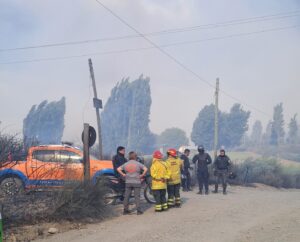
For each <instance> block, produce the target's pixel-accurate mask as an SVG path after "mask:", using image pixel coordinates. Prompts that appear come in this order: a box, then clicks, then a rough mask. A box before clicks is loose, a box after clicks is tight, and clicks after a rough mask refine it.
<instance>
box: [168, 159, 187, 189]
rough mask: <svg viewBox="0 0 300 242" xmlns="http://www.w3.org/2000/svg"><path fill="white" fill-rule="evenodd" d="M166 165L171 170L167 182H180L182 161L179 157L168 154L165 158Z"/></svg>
mask: <svg viewBox="0 0 300 242" xmlns="http://www.w3.org/2000/svg"><path fill="white" fill-rule="evenodd" d="M166 165H167V167H168V169H169V171H170V172H171V176H170V179H169V180H168V184H169V185H176V184H179V183H181V168H182V166H183V161H182V160H181V159H179V158H174V157H171V156H169V158H168V159H167V160H166Z"/></svg>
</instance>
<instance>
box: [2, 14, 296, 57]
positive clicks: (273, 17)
mask: <svg viewBox="0 0 300 242" xmlns="http://www.w3.org/2000/svg"><path fill="white" fill-rule="evenodd" d="M299 15H300V10H296V11H291V12H284V13H278V14H272V15H264V16H258V17H252V18H244V19H236V20H230V21H225V22H219V23H212V24H203V25H195V26H190V27H183V28H173V29H165V30H161V31H156V32H150V33H144V34H143V35H144V36H159V35H167V34H176V33H182V32H187V31H198V30H203V29H213V28H220V27H229V26H234V25H241V24H249V23H256V22H265V21H272V20H278V19H284V18H290V17H295V16H299ZM140 37H141V36H140V35H124V36H116V37H105V38H97V39H87V40H79V41H68V42H59V43H49V44H39V45H31V46H23V47H14V48H6V49H0V52H11V51H19V50H30V49H40V48H50V47H61V46H73V45H82V44H89V43H97V42H105V41H115V40H124V39H133V38H140Z"/></svg>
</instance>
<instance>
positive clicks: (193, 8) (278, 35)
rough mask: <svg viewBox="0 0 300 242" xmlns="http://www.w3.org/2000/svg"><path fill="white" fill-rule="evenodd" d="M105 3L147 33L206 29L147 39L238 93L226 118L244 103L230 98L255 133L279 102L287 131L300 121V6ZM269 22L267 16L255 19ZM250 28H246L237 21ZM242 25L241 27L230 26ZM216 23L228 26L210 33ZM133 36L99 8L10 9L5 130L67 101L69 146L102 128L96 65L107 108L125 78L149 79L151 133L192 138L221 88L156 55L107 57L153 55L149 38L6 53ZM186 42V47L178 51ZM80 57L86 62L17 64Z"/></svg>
mask: <svg viewBox="0 0 300 242" xmlns="http://www.w3.org/2000/svg"><path fill="white" fill-rule="evenodd" d="M101 2H103V3H104V4H105V5H107V6H108V7H109V8H110V9H112V10H113V11H114V12H115V13H116V14H118V15H119V16H121V17H122V18H123V19H125V20H126V21H127V22H129V23H130V24H131V25H132V26H134V27H135V28H136V29H138V30H139V31H140V32H142V33H152V32H157V31H162V30H167V29H174V28H176V29H178V28H180V29H181V28H185V29H184V30H186V27H193V26H199V25H201V26H202V25H205V27H203V26H202V28H199V27H198V28H192V29H189V31H175V33H164V34H158V35H150V36H148V38H150V39H151V40H152V41H153V42H155V43H156V44H157V45H162V46H164V47H163V49H164V50H165V51H167V52H168V53H170V54H171V55H172V56H174V57H175V58H176V59H177V60H179V61H180V62H181V63H183V64H184V65H185V66H186V67H188V68H189V69H191V70H192V71H193V72H195V73H197V74H198V75H199V76H201V78H203V79H204V80H205V81H207V82H209V83H211V85H215V79H216V78H217V77H219V78H220V85H221V89H222V90H224V92H226V93H227V94H229V95H224V93H221V94H220V109H221V110H229V109H230V107H231V106H232V105H233V104H234V103H235V102H236V100H234V99H232V98H230V97H229V96H233V97H234V98H237V99H239V100H241V101H242V105H243V107H244V109H246V110H250V111H251V120H250V124H252V123H253V121H255V120H256V119H259V120H261V121H262V122H263V124H264V125H266V123H267V122H268V121H269V120H270V119H271V118H272V112H273V107H274V105H275V104H277V103H280V102H283V104H284V111H285V119H286V123H288V121H289V119H290V118H291V117H292V116H293V115H294V114H295V113H300V106H299V89H300V68H299V67H300V64H299V63H300V47H299V43H300V1H299V0H285V1H283V0H219V1H205V0H165V1H161V0H122V1H121V0H101ZM297 11H298V12H297ZM279 13H284V14H282V15H278V14H279ZM261 16H268V17H265V18H257V19H255V18H256V17H261ZM241 19H243V23H242V24H241V21H240V22H239V21H236V20H241ZM262 19H263V21H262ZM233 20H234V21H236V22H230V21H233ZM228 22H230V23H231V24H230V23H228ZM216 23H219V25H207V24H216ZM220 23H223V24H221V26H220ZM224 23H225V24H224ZM226 23H227V24H226ZM232 23H238V24H232ZM224 25H225V26H224ZM262 32H263V33H262ZM128 35H130V36H131V35H136V33H134V32H133V31H132V30H131V29H130V28H128V27H127V26H125V25H124V24H123V23H121V22H120V21H119V20H118V19H116V18H115V17H114V16H112V15H111V13H109V12H108V11H107V10H105V9H104V8H102V7H101V6H100V5H99V4H97V2H96V1H95V0H72V1H71V0H64V1H60V0H44V1H40V0H28V1H22V0H2V1H1V2H0V121H1V124H0V130H1V129H5V130H6V131H7V132H21V131H22V122H23V119H24V117H25V116H26V115H27V113H28V111H29V109H30V108H31V106H32V105H34V104H38V103H40V102H41V101H43V100H45V99H48V100H49V101H52V100H59V99H60V98H61V97H62V96H65V97H66V101H67V112H66V117H65V118H66V128H65V133H64V138H65V139H67V140H75V141H76V140H79V137H80V133H81V130H82V126H83V122H89V123H91V124H95V111H94V109H93V107H92V97H93V92H92V89H91V81H90V78H89V70H88V58H89V57H91V58H92V60H93V64H94V70H95V76H96V82H97V87H98V93H99V96H100V97H101V98H102V99H103V101H104V103H105V101H106V100H107V98H108V97H109V95H110V91H111V89H112V88H113V87H114V86H115V85H116V83H117V82H118V81H120V80H121V79H122V78H124V77H125V78H126V77H129V78H130V80H135V79H136V78H138V77H139V76H140V75H141V74H144V76H148V77H150V79H151V82H150V85H151V92H152V108H151V116H150V119H151V123H150V127H151V130H152V131H153V132H155V133H160V132H161V131H163V130H164V129H166V128H168V127H179V128H182V129H184V130H185V131H186V132H187V133H188V135H190V132H191V129H192V125H193V122H194V120H195V118H196V116H197V115H198V112H199V111H200V109H201V108H203V106H204V105H207V104H210V103H212V102H213V100H214V90H213V88H212V87H210V86H209V85H207V83H205V82H203V81H201V80H200V79H198V78H196V77H195V76H194V75H192V74H191V73H189V72H188V71H186V70H185V69H183V68H182V67H181V66H179V65H178V64H176V63H175V62H174V61H173V60H171V59H170V58H168V57H166V56H165V55H163V54H162V53H161V52H160V51H159V50H157V49H154V48H149V49H144V50H136V51H124V52H122V53H106V54H105V55H104V54H99V53H103V52H111V51H119V50H128V49H140V48H148V47H151V45H150V44H149V43H148V42H146V41H145V40H144V39H143V38H133V37H131V38H121V39H116V40H109V41H108V40H107V41H98V42H92V43H86V44H81V45H65V46H57V47H49V48H34V49H26V50H17V51H3V50H4V49H10V48H16V47H24V46H36V45H45V44H53V43H60V42H73V41H78V40H90V39H101V38H111V37H118V36H128ZM236 35H240V36H236ZM241 35H242V36H241ZM229 36H231V37H230V38H229ZM208 39H209V40H208ZM197 40H202V41H198V42H197ZM203 40H205V41H203ZM193 41H194V42H193ZM178 42H185V44H181V45H171V44H175V43H178ZM186 42H193V43H186ZM166 45H169V46H166ZM1 50H2V51H1ZM95 53H98V54H95ZM81 55H84V56H83V57H78V58H67V59H63V60H52V61H41V60H40V61H33V62H29V63H28V62H27V63H16V62H19V61H20V62H22V61H26V60H39V59H43V58H54V59H56V58H57V57H69V56H81ZM247 105H250V106H251V107H250V106H247ZM252 106H253V107H255V108H253V107H252ZM256 109H259V110H261V111H262V112H263V113H262V112H259V111H257V110H256Z"/></svg>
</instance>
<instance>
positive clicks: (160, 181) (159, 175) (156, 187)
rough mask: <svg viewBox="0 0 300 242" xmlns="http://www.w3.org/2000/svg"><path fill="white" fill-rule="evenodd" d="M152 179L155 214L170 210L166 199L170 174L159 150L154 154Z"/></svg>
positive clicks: (151, 169)
mask: <svg viewBox="0 0 300 242" xmlns="http://www.w3.org/2000/svg"><path fill="white" fill-rule="evenodd" d="M150 174H151V178H152V183H151V189H152V192H153V196H154V199H155V212H161V211H166V210H168V204H167V199H166V189H167V179H169V178H170V173H169V170H168V168H167V165H166V164H165V162H164V161H163V154H162V153H161V152H160V151H159V150H157V151H155V152H154V153H153V160H152V164H151V168H150Z"/></svg>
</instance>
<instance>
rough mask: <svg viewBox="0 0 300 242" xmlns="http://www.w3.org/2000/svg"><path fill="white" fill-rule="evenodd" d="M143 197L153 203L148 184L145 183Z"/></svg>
mask: <svg viewBox="0 0 300 242" xmlns="http://www.w3.org/2000/svg"><path fill="white" fill-rule="evenodd" d="M144 197H145V199H146V201H147V202H148V203H150V204H155V199H154V196H153V193H152V189H151V185H150V184H147V185H146V187H145V189H144Z"/></svg>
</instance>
